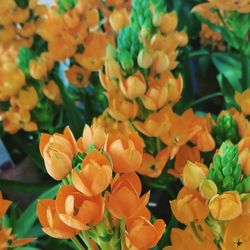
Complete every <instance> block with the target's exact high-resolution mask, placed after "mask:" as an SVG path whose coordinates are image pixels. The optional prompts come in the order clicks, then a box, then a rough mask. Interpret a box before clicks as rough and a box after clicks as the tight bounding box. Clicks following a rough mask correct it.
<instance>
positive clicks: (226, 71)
mask: <svg viewBox="0 0 250 250" xmlns="http://www.w3.org/2000/svg"><path fill="white" fill-rule="evenodd" d="M211 58H212V61H213V63H214V65H215V67H216V68H217V70H218V71H219V72H220V73H221V74H222V75H223V76H224V77H225V78H226V79H227V81H228V82H229V83H230V85H231V86H232V88H233V89H234V90H237V91H240V92H241V91H242V86H241V84H240V79H241V64H240V61H239V59H238V58H237V57H236V56H234V55H233V54H229V53H220V52H217V53H213V54H212V57H211Z"/></svg>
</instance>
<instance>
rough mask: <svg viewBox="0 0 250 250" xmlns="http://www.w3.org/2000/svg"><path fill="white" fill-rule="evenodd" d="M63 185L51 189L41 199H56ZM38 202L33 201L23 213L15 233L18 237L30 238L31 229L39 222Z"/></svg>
mask: <svg viewBox="0 0 250 250" xmlns="http://www.w3.org/2000/svg"><path fill="white" fill-rule="evenodd" d="M60 184H61V183H59V184H57V185H56V186H54V187H53V188H51V189H49V190H48V191H46V192H45V193H43V194H42V195H40V196H39V198H40V199H44V198H54V197H55V195H56V193H57V191H58V189H59V186H60ZM36 207H37V200H35V201H33V202H32V203H31V204H30V205H29V206H28V207H27V208H26V209H25V211H24V212H23V214H22V215H21V216H20V218H19V219H18V220H17V222H16V228H15V232H16V233H18V237H25V236H28V235H29V233H30V232H31V228H32V227H33V225H34V223H35V222H36V220H37V214H36Z"/></svg>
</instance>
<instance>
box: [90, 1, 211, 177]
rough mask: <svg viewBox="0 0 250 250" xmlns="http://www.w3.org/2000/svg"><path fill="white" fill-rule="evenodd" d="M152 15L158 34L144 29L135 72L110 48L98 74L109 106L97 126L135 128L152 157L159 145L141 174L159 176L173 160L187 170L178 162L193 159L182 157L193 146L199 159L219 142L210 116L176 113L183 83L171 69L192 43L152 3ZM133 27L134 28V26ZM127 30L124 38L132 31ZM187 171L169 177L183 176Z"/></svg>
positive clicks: (174, 19)
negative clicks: (180, 48)
mask: <svg viewBox="0 0 250 250" xmlns="http://www.w3.org/2000/svg"><path fill="white" fill-rule="evenodd" d="M150 13H151V15H152V20H151V22H152V25H153V27H154V29H153V30H154V31H153V32H152V31H151V30H150V29H147V28H146V27H142V28H141V30H139V33H138V35H137V38H138V41H139V42H140V44H141V47H142V49H140V50H139V51H138V54H136V62H135V61H134V62H133V67H132V68H129V67H130V66H129V59H128V58H127V57H126V56H125V55H124V54H122V52H121V51H119V50H115V49H114V48H112V47H110V46H109V47H107V51H106V60H105V67H104V70H103V71H102V70H100V71H99V77H100V80H101V83H102V86H103V87H104V89H105V90H106V95H107V98H108V104H109V106H108V108H107V110H106V112H105V113H104V114H102V115H101V117H99V118H98V119H97V120H95V122H97V121H102V122H100V123H99V124H102V126H103V127H104V130H105V131H106V132H107V131H108V130H109V131H110V129H111V128H112V130H115V129H117V130H118V131H121V130H122V131H123V133H126V132H127V131H132V130H133V129H135V130H136V131H138V132H140V133H141V134H142V136H144V137H148V138H151V141H150V142H149V143H148V141H147V142H146V140H145V144H147V147H148V148H149V149H152V148H153V150H151V152H152V151H154V150H155V148H156V147H155V143H154V141H157V144H158V148H157V152H155V153H154V155H152V153H151V154H149V153H148V152H147V153H145V154H144V155H143V161H142V162H143V163H142V165H141V167H140V169H139V170H138V172H139V173H140V174H142V175H147V176H149V177H158V176H159V175H160V174H161V173H162V170H163V168H164V167H165V165H166V163H167V161H168V159H169V158H170V159H173V158H174V157H175V156H176V158H178V160H176V164H175V168H176V169H178V168H182V169H183V166H184V165H183V164H180V163H179V164H178V162H180V161H181V160H180V158H181V157H182V158H184V157H186V158H187V159H185V160H183V161H186V160H189V158H188V157H189V156H190V154H191V153H190V154H189V156H186V154H183V153H182V154H181V153H180V154H178V152H179V151H180V152H181V150H182V147H183V150H186V149H187V148H188V149H189V147H188V146H186V144H187V143H188V141H192V143H194V144H195V145H196V146H197V147H193V148H190V151H195V152H196V151H198V153H195V155H197V157H198V160H199V158H200V156H199V155H198V154H199V151H203V152H207V151H211V150H213V149H214V148H215V142H214V140H213V138H212V136H211V130H212V127H213V121H212V119H211V117H210V116H207V117H206V118H202V117H196V116H195V115H194V113H193V112H192V110H188V111H186V112H185V113H184V114H182V115H177V114H175V113H174V112H173V110H172V107H173V106H174V105H175V104H176V103H177V102H178V100H179V99H180V97H181V93H182V89H183V80H182V76H181V75H179V76H178V77H177V78H176V77H175V76H174V75H173V74H172V73H171V70H173V69H175V68H176V66H177V64H178V63H177V61H176V57H177V55H178V51H177V48H178V47H182V46H185V45H186V44H187V42H188V38H187V35H186V33H185V31H181V32H177V31H176V27H177V24H178V18H177V16H176V13H175V12H171V13H164V12H159V11H158V10H156V9H155V7H154V5H153V4H151V5H150ZM132 20H133V18H132ZM129 25H130V26H131V25H133V21H130V24H129ZM130 26H128V27H130ZM131 27H133V26H131ZM125 29H126V28H125ZM125 29H124V31H123V30H122V31H121V33H120V35H119V36H121V35H122V32H124V33H125V32H127V30H125ZM131 29H132V28H131ZM131 36H132V34H131ZM118 40H119V38H118ZM118 46H119V44H118ZM120 46H121V45H120ZM124 46H125V45H124ZM120 50H121V49H120ZM117 58H118V59H117ZM119 58H120V59H119ZM130 63H132V62H130ZM112 119H113V122H112ZM148 144H150V145H148ZM164 145H165V146H164ZM149 151H150V150H149ZM190 159H191V158H190ZM178 165H179V166H178ZM180 165H181V166H180ZM182 169H179V170H177V171H172V170H171V171H170V172H171V173H173V174H175V175H181V174H182Z"/></svg>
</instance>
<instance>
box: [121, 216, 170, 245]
mask: <svg viewBox="0 0 250 250" xmlns="http://www.w3.org/2000/svg"><path fill="white" fill-rule="evenodd" d="M165 227H166V225H165V223H164V221H163V220H161V219H158V220H156V221H155V222H154V224H152V223H151V222H150V218H145V217H142V216H140V217H136V218H131V219H129V220H128V221H127V222H126V228H127V237H128V240H129V242H130V244H132V246H133V247H136V249H138V250H143V249H145V250H146V249H151V248H153V247H155V246H156V244H157V243H158V241H159V240H160V239H161V237H162V234H163V232H164V229H165ZM128 249H130V246H128ZM132 249H133V248H132Z"/></svg>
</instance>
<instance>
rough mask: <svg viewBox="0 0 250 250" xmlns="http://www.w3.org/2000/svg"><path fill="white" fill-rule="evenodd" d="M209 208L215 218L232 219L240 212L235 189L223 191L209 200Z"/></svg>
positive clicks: (239, 201) (238, 196) (240, 205)
mask: <svg viewBox="0 0 250 250" xmlns="http://www.w3.org/2000/svg"><path fill="white" fill-rule="evenodd" d="M209 210H210V212H211V214H212V216H213V217H214V218H215V219H216V220H232V219H234V218H236V217H238V216H239V215H241V214H242V204H241V200H240V195H239V193H238V192H236V191H231V192H224V193H223V194H221V195H217V196H215V197H214V198H212V199H211V200H210V202H209Z"/></svg>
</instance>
